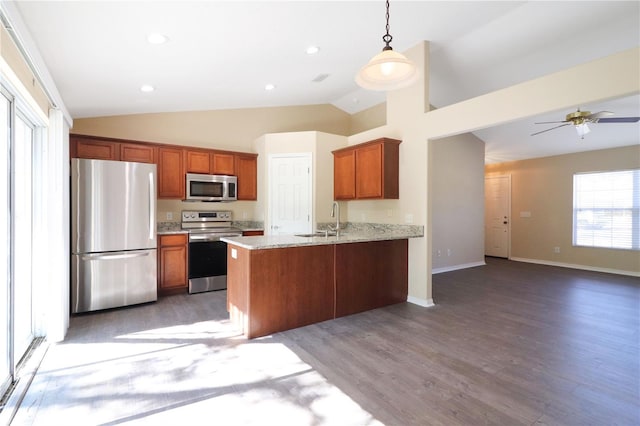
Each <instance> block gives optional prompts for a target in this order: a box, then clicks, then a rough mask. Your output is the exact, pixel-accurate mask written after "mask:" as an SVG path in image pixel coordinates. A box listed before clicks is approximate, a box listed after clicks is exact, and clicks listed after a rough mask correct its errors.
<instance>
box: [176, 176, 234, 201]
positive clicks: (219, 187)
mask: <svg viewBox="0 0 640 426" xmlns="http://www.w3.org/2000/svg"><path fill="white" fill-rule="evenodd" d="M237 188H238V178H237V177H235V176H225V175H201V174H195V173H187V191H186V199H185V201H236V200H237V199H238V189H237Z"/></svg>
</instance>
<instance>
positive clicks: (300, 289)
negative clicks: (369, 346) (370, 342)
mask: <svg viewBox="0 0 640 426" xmlns="http://www.w3.org/2000/svg"><path fill="white" fill-rule="evenodd" d="M407 291H408V240H393V241H372V242H364V243H348V244H327V245H319V246H302V247H285V248H275V249H265V250H248V249H245V248H242V247H239V246H234V245H232V244H228V246H227V310H228V311H229V315H230V318H231V321H232V322H233V323H234V324H235V325H236V326H238V327H239V328H242V330H243V333H244V335H245V336H246V337H248V338H254V337H260V336H265V335H267V334H271V333H275V332H278V331H283V330H288V329H291V328H296V327H302V326H304V325H309V324H313V323H316V322H320V321H325V320H328V319H332V318H337V317H341V316H345V315H350V314H353V313H357V312H362V311H366V310H369V309H375V308H379V307H382V306H386V305H391V304H394V303H400V302H405V301H406V300H407Z"/></svg>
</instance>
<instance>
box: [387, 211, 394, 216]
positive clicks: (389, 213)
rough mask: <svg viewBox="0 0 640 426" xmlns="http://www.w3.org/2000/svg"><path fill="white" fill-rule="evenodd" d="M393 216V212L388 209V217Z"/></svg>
mask: <svg viewBox="0 0 640 426" xmlns="http://www.w3.org/2000/svg"><path fill="white" fill-rule="evenodd" d="M391 216H393V210H391V209H387V217H391Z"/></svg>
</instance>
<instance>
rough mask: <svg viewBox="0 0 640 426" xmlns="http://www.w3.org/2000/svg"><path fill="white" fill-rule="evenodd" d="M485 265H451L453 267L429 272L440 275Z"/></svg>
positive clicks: (475, 263) (476, 263)
mask: <svg viewBox="0 0 640 426" xmlns="http://www.w3.org/2000/svg"><path fill="white" fill-rule="evenodd" d="M485 265H486V263H485V262H484V261H482V262H472V263H463V264H461V265H453V266H443V267H442V268H436V269H432V270H431V274H432V275H433V274H441V273H442V272H451V271H457V270H458V269H467V268H475V267H476V266H485Z"/></svg>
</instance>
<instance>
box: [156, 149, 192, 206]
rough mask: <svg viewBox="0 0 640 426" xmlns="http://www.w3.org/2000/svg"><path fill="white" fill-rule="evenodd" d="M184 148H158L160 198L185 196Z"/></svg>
mask: <svg viewBox="0 0 640 426" xmlns="http://www.w3.org/2000/svg"><path fill="white" fill-rule="evenodd" d="M184 178H185V174H184V171H183V166H182V150H181V149H177V148H158V198H177V199H180V200H182V199H183V198H184V190H185V188H184V185H185V179H184Z"/></svg>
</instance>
